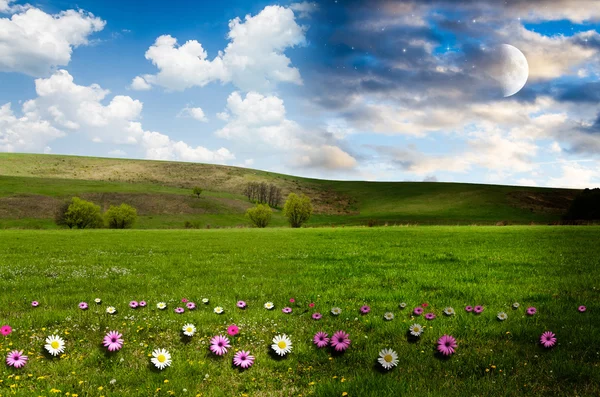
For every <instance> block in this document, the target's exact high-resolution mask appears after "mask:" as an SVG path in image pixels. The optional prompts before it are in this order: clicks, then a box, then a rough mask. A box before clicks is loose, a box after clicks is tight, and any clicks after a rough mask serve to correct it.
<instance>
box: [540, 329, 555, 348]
mask: <svg viewBox="0 0 600 397" xmlns="http://www.w3.org/2000/svg"><path fill="white" fill-rule="evenodd" d="M540 343H541V344H542V346H544V347H545V348H547V349H548V348H551V347H552V346H554V345H555V344H556V335H554V334H553V333H552V332H550V331H546V332H544V333H543V334H542V336H541V337H540Z"/></svg>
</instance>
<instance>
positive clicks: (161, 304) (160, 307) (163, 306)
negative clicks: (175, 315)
mask: <svg viewBox="0 0 600 397" xmlns="http://www.w3.org/2000/svg"><path fill="white" fill-rule="evenodd" d="M156 307H157V308H158V309H159V310H165V309H166V308H167V304H166V303H165V302H158V303H157V304H156Z"/></svg>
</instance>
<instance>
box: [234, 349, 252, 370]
mask: <svg viewBox="0 0 600 397" xmlns="http://www.w3.org/2000/svg"><path fill="white" fill-rule="evenodd" d="M233 364H234V365H235V366H236V367H242V368H244V369H246V368H249V367H251V366H252V364H254V356H251V355H250V352H247V351H244V350H241V351H239V352H237V353H235V356H233Z"/></svg>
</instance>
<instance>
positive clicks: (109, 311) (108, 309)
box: [106, 306, 117, 314]
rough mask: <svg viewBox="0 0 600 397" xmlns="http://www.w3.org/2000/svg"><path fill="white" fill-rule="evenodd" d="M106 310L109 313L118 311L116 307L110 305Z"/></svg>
mask: <svg viewBox="0 0 600 397" xmlns="http://www.w3.org/2000/svg"><path fill="white" fill-rule="evenodd" d="M106 312H107V313H108V314H115V313H116V312H117V309H115V308H114V307H113V306H109V307H107V308H106Z"/></svg>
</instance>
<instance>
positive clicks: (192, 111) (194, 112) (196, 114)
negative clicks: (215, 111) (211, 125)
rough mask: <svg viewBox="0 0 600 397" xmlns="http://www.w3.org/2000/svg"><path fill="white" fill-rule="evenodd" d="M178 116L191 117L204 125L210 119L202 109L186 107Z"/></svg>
mask: <svg viewBox="0 0 600 397" xmlns="http://www.w3.org/2000/svg"><path fill="white" fill-rule="evenodd" d="M178 116H179V117H191V118H193V119H194V120H198V121H201V122H203V123H206V122H208V117H206V115H205V114H204V110H202V108H192V107H185V108H183V109H182V110H181V112H179V114H178Z"/></svg>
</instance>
